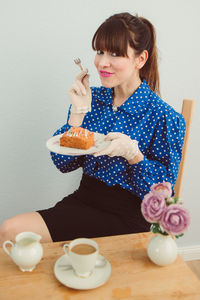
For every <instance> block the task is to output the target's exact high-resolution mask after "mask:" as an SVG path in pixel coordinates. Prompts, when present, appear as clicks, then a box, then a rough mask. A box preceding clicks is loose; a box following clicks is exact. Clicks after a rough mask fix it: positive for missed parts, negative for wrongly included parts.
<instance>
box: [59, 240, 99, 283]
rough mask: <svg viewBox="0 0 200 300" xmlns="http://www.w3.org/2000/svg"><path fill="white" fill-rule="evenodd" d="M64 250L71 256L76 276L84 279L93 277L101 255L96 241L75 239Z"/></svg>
mask: <svg viewBox="0 0 200 300" xmlns="http://www.w3.org/2000/svg"><path fill="white" fill-rule="evenodd" d="M67 248H68V249H67ZM63 249H64V251H65V253H66V254H67V255H68V256H69V260H70V263H71V265H72V267H73V269H74V271H75V273H76V275H78V276H80V277H84V278H85V277H88V276H90V275H91V273H92V271H93V269H94V267H95V265H96V263H97V259H98V255H99V246H98V244H97V243H96V242H95V241H93V240H91V239H87V238H79V239H75V240H73V241H72V242H70V243H69V244H65V245H64V246H63Z"/></svg>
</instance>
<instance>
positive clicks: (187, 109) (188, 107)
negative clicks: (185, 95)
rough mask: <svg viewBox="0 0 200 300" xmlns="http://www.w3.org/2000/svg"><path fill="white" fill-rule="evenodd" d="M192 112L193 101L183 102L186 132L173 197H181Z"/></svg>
mask: <svg viewBox="0 0 200 300" xmlns="http://www.w3.org/2000/svg"><path fill="white" fill-rule="evenodd" d="M193 110H194V101H193V100H183V105H182V112H181V114H182V115H183V117H184V119H185V122H186V131H185V139H184V144H183V151H182V159H181V163H180V167H179V171H178V177H177V180H176V184H175V187H174V192H175V195H174V197H180V195H181V190H182V183H183V173H184V168H185V162H186V156H187V150H188V143H189V136H190V128H191V121H192V116H193Z"/></svg>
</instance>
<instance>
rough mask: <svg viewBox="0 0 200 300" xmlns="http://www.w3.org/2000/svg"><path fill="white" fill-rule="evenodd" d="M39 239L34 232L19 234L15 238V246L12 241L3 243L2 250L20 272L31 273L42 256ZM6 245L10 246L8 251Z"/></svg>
mask: <svg viewBox="0 0 200 300" xmlns="http://www.w3.org/2000/svg"><path fill="white" fill-rule="evenodd" d="M41 238H42V237H41V236H40V235H39V234H36V233H34V232H21V233H19V234H18V235H17V236H16V238H15V240H16V243H15V244H14V243H13V242H12V241H5V242H4V243H3V249H4V250H5V252H6V253H7V254H8V255H9V256H10V257H11V258H12V260H13V261H14V262H15V263H16V264H17V265H18V266H19V268H20V270H21V271H23V272H24V271H29V272H31V271H32V270H33V269H34V268H35V266H36V265H37V264H38V263H39V261H40V260H41V258H42V256H43V248H42V245H41V243H40V240H41ZM8 244H10V245H11V246H12V247H11V250H10V251H9V250H8V249H7V245H8Z"/></svg>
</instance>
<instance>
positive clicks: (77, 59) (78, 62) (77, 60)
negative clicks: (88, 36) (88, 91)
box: [74, 57, 83, 71]
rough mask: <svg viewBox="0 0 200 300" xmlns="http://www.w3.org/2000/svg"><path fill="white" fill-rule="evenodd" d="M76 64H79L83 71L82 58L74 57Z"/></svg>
mask: <svg viewBox="0 0 200 300" xmlns="http://www.w3.org/2000/svg"><path fill="white" fill-rule="evenodd" d="M74 62H75V64H77V65H78V66H79V68H80V69H81V71H83V67H82V66H81V60H80V58H79V57H78V58H76V59H74Z"/></svg>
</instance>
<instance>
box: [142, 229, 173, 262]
mask: <svg viewBox="0 0 200 300" xmlns="http://www.w3.org/2000/svg"><path fill="white" fill-rule="evenodd" d="M147 254H148V256H149V258H150V259H151V261H152V262H154V263H155V264H156V265H158V266H166V265H169V264H171V263H173V262H174V261H175V260H176V258H177V254H178V248H177V245H176V242H175V241H174V239H173V238H172V237H171V236H170V235H161V234H159V235H155V236H154V237H153V238H152V239H151V240H150V241H149V243H148V247H147Z"/></svg>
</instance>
